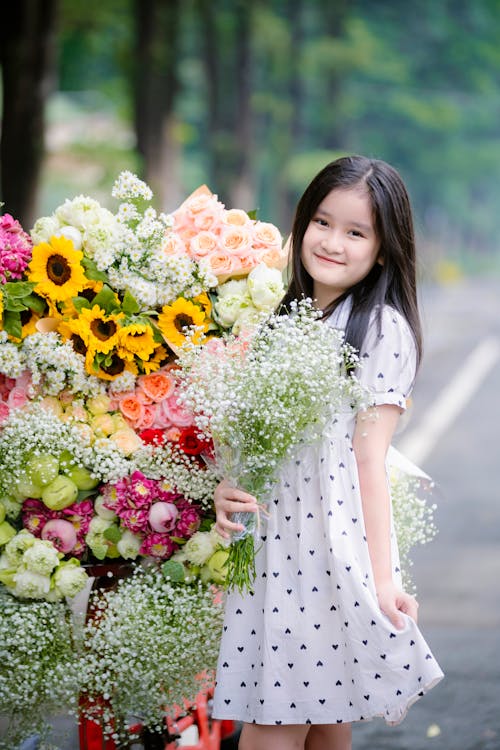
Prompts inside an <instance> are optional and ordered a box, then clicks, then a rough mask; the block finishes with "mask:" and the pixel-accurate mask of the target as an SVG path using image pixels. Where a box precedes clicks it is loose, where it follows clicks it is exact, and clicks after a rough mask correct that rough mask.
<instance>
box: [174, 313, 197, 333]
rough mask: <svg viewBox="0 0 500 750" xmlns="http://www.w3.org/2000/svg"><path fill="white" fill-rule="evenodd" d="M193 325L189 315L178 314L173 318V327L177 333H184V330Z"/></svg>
mask: <svg viewBox="0 0 500 750" xmlns="http://www.w3.org/2000/svg"><path fill="white" fill-rule="evenodd" d="M193 325H194V320H193V318H192V317H191V316H190V315H186V313H179V315H176V316H175V319H174V326H175V327H176V328H177V330H178V331H179V333H184V330H185V329H186V328H189V326H193Z"/></svg>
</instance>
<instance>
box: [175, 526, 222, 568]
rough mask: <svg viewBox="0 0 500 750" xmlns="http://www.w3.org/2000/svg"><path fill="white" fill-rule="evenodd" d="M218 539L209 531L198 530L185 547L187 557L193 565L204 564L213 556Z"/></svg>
mask: <svg viewBox="0 0 500 750" xmlns="http://www.w3.org/2000/svg"><path fill="white" fill-rule="evenodd" d="M216 546H217V541H216V540H215V539H214V537H213V535H212V534H211V533H210V532H209V531H197V532H196V534H193V536H192V537H191V538H190V539H188V541H187V542H186V544H185V545H184V547H183V552H184V554H185V556H186V559H187V560H188V561H189V562H190V563H192V564H193V565H204V564H205V563H206V561H207V560H208V559H209V558H210V557H212V555H213V553H214V552H215V548H216Z"/></svg>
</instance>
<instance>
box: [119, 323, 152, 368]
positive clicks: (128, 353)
mask: <svg viewBox="0 0 500 750" xmlns="http://www.w3.org/2000/svg"><path fill="white" fill-rule="evenodd" d="M118 341H119V345H118V354H119V355H120V357H124V358H125V359H129V360H130V359H134V357H136V356H137V357H139V359H143V360H147V359H149V358H150V356H151V355H152V354H153V352H154V350H155V349H156V346H157V344H156V341H155V340H154V338H153V330H152V328H151V326H150V325H148V324H147V323H131V324H130V325H128V326H123V328H120V331H119V333H118Z"/></svg>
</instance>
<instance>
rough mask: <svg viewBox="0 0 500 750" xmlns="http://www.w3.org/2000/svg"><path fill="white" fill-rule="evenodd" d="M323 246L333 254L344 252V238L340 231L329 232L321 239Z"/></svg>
mask: <svg viewBox="0 0 500 750" xmlns="http://www.w3.org/2000/svg"><path fill="white" fill-rule="evenodd" d="M321 247H322V249H323V250H324V251H325V252H327V253H330V254H331V255H335V254H336V253H340V252H342V239H341V237H340V235H339V234H338V232H334V231H331V232H328V234H326V235H325V236H324V237H323V239H322V240H321Z"/></svg>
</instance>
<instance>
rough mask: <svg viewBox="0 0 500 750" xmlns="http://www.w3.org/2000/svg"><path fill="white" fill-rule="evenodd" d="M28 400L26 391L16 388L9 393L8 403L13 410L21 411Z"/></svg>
mask: <svg viewBox="0 0 500 750" xmlns="http://www.w3.org/2000/svg"><path fill="white" fill-rule="evenodd" d="M28 400H29V399H28V394H27V393H26V391H25V389H24V388H19V387H17V386H16V387H15V388H13V389H12V390H11V392H10V393H9V396H8V398H7V403H8V405H9V406H10V408H11V409H21V408H22V407H23V406H24V405H25V404H26V402H27V401H28Z"/></svg>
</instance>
